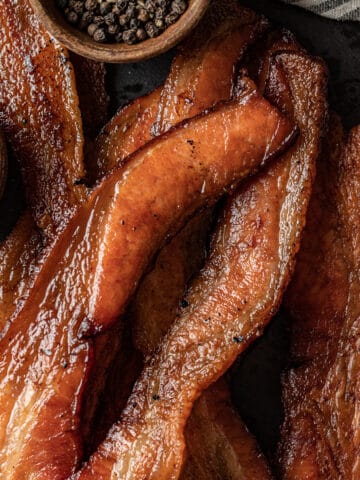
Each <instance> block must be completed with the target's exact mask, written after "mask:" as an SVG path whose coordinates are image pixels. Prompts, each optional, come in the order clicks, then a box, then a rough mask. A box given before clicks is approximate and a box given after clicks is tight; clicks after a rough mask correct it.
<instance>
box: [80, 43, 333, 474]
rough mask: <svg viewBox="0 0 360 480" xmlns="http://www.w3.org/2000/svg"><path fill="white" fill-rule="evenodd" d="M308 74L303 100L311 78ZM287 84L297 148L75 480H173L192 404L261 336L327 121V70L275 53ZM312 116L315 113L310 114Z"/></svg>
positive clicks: (262, 182) (289, 263)
mask: <svg viewBox="0 0 360 480" xmlns="http://www.w3.org/2000/svg"><path fill="white" fill-rule="evenodd" d="M306 72H307V73H308V74H309V78H307V80H308V82H309V83H308V84H307V85H308V86H311V87H309V88H307V90H306V92H305V91H304V89H303V88H302V87H303V80H304V75H305V73H306ZM276 75H277V78H279V79H281V78H282V77H283V76H284V75H285V76H286V79H287V81H288V84H289V87H290V92H288V91H287V88H286V84H283V83H279V84H278V88H277V89H274V84H273V82H269V86H268V92H267V94H268V95H269V97H270V98H272V99H273V101H275V102H280V103H281V105H282V106H284V108H286V106H287V102H288V99H289V93H290V94H291V95H292V96H293V98H294V105H293V107H294V116H295V118H296V120H297V122H298V124H299V127H300V132H301V133H300V138H299V140H298V142H297V143H296V145H294V146H293V147H292V148H291V149H290V151H289V152H288V153H287V154H285V155H284V156H283V157H282V158H281V159H280V160H279V161H278V162H276V163H275V164H274V165H271V166H270V167H269V168H268V169H267V171H266V172H265V173H262V174H260V175H259V176H258V177H257V178H255V179H253V180H251V181H250V182H248V183H247V184H245V185H243V186H242V187H241V188H240V190H239V191H238V192H237V193H236V194H235V195H234V196H233V197H232V199H231V200H229V202H228V205H227V207H226V208H225V210H224V213H223V215H222V217H221V218H220V220H219V224H218V228H217V231H216V233H215V235H214V238H213V243H212V250H211V254H210V257H209V259H208V261H207V263H206V265H205V267H204V269H203V270H202V271H201V273H200V275H199V277H198V278H197V279H196V280H195V281H194V282H193V284H192V286H191V288H190V290H189V293H188V296H187V303H188V307H187V308H185V309H184V311H183V313H182V315H181V316H180V318H178V319H177V321H176V322H175V324H174V325H173V327H172V328H171V330H170V332H169V333H168V334H167V335H166V337H165V338H164V340H163V342H162V343H161V345H160V347H159V350H158V351H157V352H156V353H155V354H154V355H153V357H152V358H151V360H150V361H148V362H147V365H146V367H145V368H144V370H143V373H142V375H141V376H140V378H139V380H138V381H137V383H136V384H135V387H134V390H133V393H132V395H131V396H130V398H129V401H128V403H127V406H126V408H125V410H124V411H123V414H122V416H121V421H120V422H119V423H117V424H115V425H114V426H113V427H112V429H111V430H110V431H109V434H108V436H107V438H106V440H105V441H104V442H103V443H102V444H101V446H100V447H99V449H98V450H97V451H96V453H95V454H94V455H93V456H92V457H91V458H90V460H89V462H88V463H87V464H86V465H85V466H84V467H83V468H82V470H81V471H80V472H79V473H78V474H77V475H76V476H75V478H76V479H77V480H90V479H95V478H96V479H98V480H101V479H104V480H105V479H108V478H139V479H140V478H143V479H145V478H146V479H151V478H154V479H155V478H156V479H157V480H161V479H175V478H178V476H179V474H180V470H181V467H182V463H183V453H184V427H185V424H186V421H187V418H188V416H189V414H190V412H191V409H192V406H193V404H194V402H195V400H196V399H197V398H198V397H199V395H200V394H201V393H202V391H203V390H204V389H206V388H207V387H208V386H209V385H210V384H211V383H212V382H214V381H215V380H217V379H218V378H219V377H220V376H221V375H222V374H223V373H224V372H225V371H226V369H227V368H228V367H229V366H230V365H231V364H232V363H233V361H234V360H235V358H236V357H237V355H238V354H239V353H240V352H241V351H243V350H244V348H245V347H246V345H248V344H249V343H250V342H251V341H252V340H253V339H254V338H256V337H257V336H259V335H260V334H261V332H262V330H263V328H264V327H265V325H266V324H267V322H268V321H269V320H270V318H271V317H272V315H273V314H274V313H275V312H276V309H277V307H278V305H279V303H280V301H281V297H282V294H283V291H284V289H285V288H286V286H287V283H288V281H289V278H290V275H291V272H292V269H293V265H294V257H295V254H296V252H297V250H298V248H299V240H300V234H301V231H302V228H303V225H304V223H305V215H306V209H307V204H308V199H309V197H310V191H311V185H312V179H313V173H314V164H315V160H316V158H317V155H318V149H319V143H320V136H321V133H322V129H323V126H324V121H325V117H326V100H325V88H326V73H325V68H324V66H323V64H322V63H321V62H319V61H317V60H314V59H311V58H309V57H307V56H306V55H304V54H301V53H298V52H296V51H294V52H285V53H279V54H278V55H276V56H275V57H274V58H273V69H272V78H273V79H274V78H275V76H276ZM309 106H311V107H313V108H309Z"/></svg>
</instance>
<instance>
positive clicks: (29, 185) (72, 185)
mask: <svg viewBox="0 0 360 480" xmlns="http://www.w3.org/2000/svg"><path fill="white" fill-rule="evenodd" d="M0 25H1V32H2V35H1V38H0V48H1V52H2V54H1V55H0V67H1V68H0V125H1V126H2V127H3V129H4V131H5V134H6V135H7V138H8V139H9V142H10V144H11V146H12V148H13V150H14V152H15V154H16V156H17V157H18V159H19V160H20V164H21V168H22V170H23V178H24V180H25V184H26V190H27V196H28V200H29V203H30V206H31V209H32V212H33V215H34V218H35V219H36V223H37V225H38V226H39V227H40V228H41V229H42V230H43V231H44V232H45V233H46V235H47V236H49V237H53V235H55V233H56V232H58V231H60V230H61V229H62V228H63V227H64V225H65V224H66V222H67V220H68V218H69V217H70V216H71V215H72V214H73V213H74V210H75V207H74V206H76V205H78V203H79V202H80V201H81V200H83V199H84V197H85V190H84V186H83V185H78V184H77V182H78V180H80V179H82V178H83V177H84V173H85V172H84V168H83V134H82V124H81V117H80V110H79V108H78V103H79V100H78V97H77V94H76V88H75V76H74V72H73V69H72V67H71V64H70V62H69V58H68V53H67V51H66V50H65V49H64V48H63V47H62V46H61V45H60V44H58V43H57V42H56V41H55V40H54V39H53V38H51V37H50V36H49V35H48V34H47V32H46V31H45V30H44V29H43V27H42V26H41V25H40V24H39V22H38V20H37V18H36V16H35V15H34V13H33V11H32V10H31V8H30V7H29V2H28V0H24V1H21V2H13V1H11V2H9V1H7V0H1V1H0ZM54 185H56V188H54Z"/></svg>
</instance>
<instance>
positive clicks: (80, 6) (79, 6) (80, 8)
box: [72, 1, 84, 15]
mask: <svg viewBox="0 0 360 480" xmlns="http://www.w3.org/2000/svg"><path fill="white" fill-rule="evenodd" d="M72 8H73V10H74V12H75V13H77V14H78V15H82V14H83V13H84V3H83V2H81V1H77V2H75V3H74V6H73V7H72Z"/></svg>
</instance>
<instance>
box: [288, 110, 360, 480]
mask: <svg viewBox="0 0 360 480" xmlns="http://www.w3.org/2000/svg"><path fill="white" fill-rule="evenodd" d="M324 144H325V145H324V152H323V155H322V156H321V159H320V161H319V164H318V175H317V179H316V184H315V190H314V195H313V197H312V199H311V204H310V208H309V213H308V220H307V227H306V231H305V236H304V241H303V244H302V249H301V252H300V255H299V261H298V265H297V269H296V274H295V277H294V280H293V282H292V284H291V288H290V291H289V292H288V294H287V296H286V306H287V308H288V310H289V312H290V314H291V317H292V324H291V327H292V359H293V362H294V364H295V367H294V368H292V369H291V370H290V371H289V373H288V374H287V375H286V377H285V379H284V400H285V412H286V417H285V424H284V428H283V442H282V445H281V460H282V466H283V474H284V478H285V479H286V480H298V479H302V478H309V479H312V480H325V479H326V480H335V479H336V480H345V479H346V480H355V479H357V478H359V475H360V462H359V448H360V443H359V422H358V419H359V406H360V397H359V370H358V366H359V361H360V358H359V350H358V347H357V345H358V339H359V318H360V310H359V294H360V277H359V272H360V268H359V267H360V265H359V261H360V238H359V232H360V224H359V214H358V211H359V206H360V183H359V182H360V128H359V127H357V128H354V129H353V130H352V131H351V132H350V134H349V136H347V135H345V134H344V132H343V130H342V126H341V123H340V121H339V119H338V118H337V117H333V119H332V122H331V123H330V128H329V133H328V135H327V137H326V139H325V141H324Z"/></svg>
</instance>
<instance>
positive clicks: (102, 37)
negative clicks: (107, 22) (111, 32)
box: [93, 28, 107, 43]
mask: <svg viewBox="0 0 360 480" xmlns="http://www.w3.org/2000/svg"><path fill="white" fill-rule="evenodd" d="M93 39H94V40H95V42H99V43H103V42H106V40H107V36H106V32H105V30H104V29H103V28H97V29H96V30H95V32H94V35H93Z"/></svg>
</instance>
